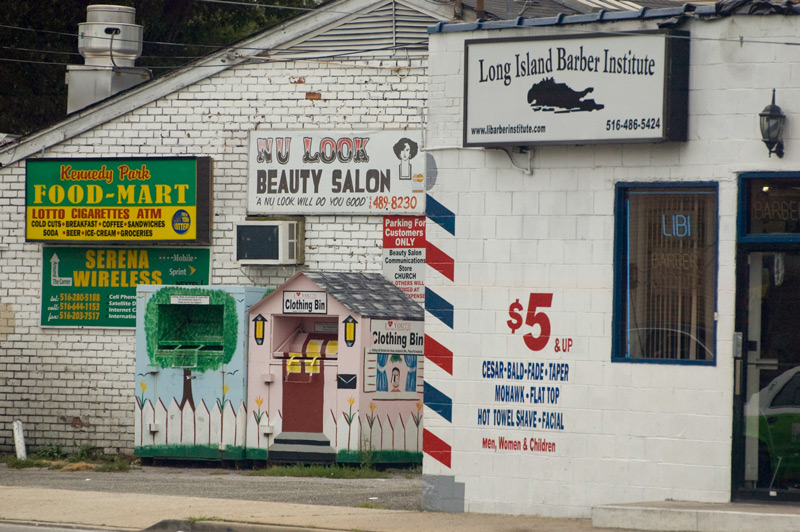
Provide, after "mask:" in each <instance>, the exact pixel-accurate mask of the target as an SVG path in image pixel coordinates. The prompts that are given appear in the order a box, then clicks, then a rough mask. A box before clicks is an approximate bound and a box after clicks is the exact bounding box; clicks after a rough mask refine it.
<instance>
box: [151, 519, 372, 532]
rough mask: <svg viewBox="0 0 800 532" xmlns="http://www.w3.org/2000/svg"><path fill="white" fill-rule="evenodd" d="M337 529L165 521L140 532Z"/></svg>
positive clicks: (315, 531) (312, 531)
mask: <svg viewBox="0 0 800 532" xmlns="http://www.w3.org/2000/svg"><path fill="white" fill-rule="evenodd" d="M340 530H341V529H338V528H319V527H312V528H309V527H303V526H294V525H268V524H254V523H239V522H235V521H210V520H209V521H183V520H180V519H166V520H164V521H160V522H158V523H156V524H154V525H153V526H151V527H149V528H146V529H144V530H143V531H142V532H325V531H340ZM365 532H366V531H365Z"/></svg>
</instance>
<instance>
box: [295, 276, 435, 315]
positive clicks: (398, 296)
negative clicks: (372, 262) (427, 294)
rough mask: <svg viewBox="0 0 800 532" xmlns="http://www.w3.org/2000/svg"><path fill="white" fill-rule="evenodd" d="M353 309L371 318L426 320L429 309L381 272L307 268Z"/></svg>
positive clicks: (336, 296)
mask: <svg viewBox="0 0 800 532" xmlns="http://www.w3.org/2000/svg"><path fill="white" fill-rule="evenodd" d="M303 274H304V275H305V276H306V277H308V278H309V279H311V280H312V281H314V282H315V283H317V284H318V285H319V286H320V287H321V288H323V289H325V291H326V292H328V295H330V296H331V297H333V298H335V299H336V301H338V302H339V303H341V304H342V305H344V306H345V307H347V308H348V309H349V310H351V311H353V312H355V313H357V314H361V315H362V316H364V317H368V318H377V319H385V320H391V319H397V320H422V319H424V318H425V313H424V311H423V310H422V307H421V306H419V305H418V304H417V303H414V302H413V301H412V300H411V299H410V298H409V297H408V296H407V295H406V294H405V293H404V292H403V291H402V290H400V289H399V288H397V287H396V286H395V285H393V284H392V283H390V282H389V281H388V280H386V279H385V278H384V277H383V276H382V275H381V274H379V273H359V272H332V271H316V270H312V271H304V272H303Z"/></svg>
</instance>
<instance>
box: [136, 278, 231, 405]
mask: <svg viewBox="0 0 800 532" xmlns="http://www.w3.org/2000/svg"><path fill="white" fill-rule="evenodd" d="M145 332H146V338H147V356H148V358H149V359H150V364H151V365H153V366H156V367H159V368H164V369H166V368H176V369H183V398H182V399H181V403H180V406H181V408H183V407H184V406H185V405H186V403H189V404H190V405H191V406H192V408H194V397H193V393H192V373H193V372H198V373H205V372H207V371H214V370H219V369H220V368H221V367H222V366H223V365H224V364H228V363H229V362H230V361H231V358H232V357H233V353H234V352H235V351H236V344H237V340H238V335H239V320H238V316H237V315H236V301H235V300H234V298H233V296H232V295H230V294H229V293H227V292H224V291H222V290H213V289H206V288H182V287H165V288H162V289H161V290H159V291H158V292H156V293H155V294H154V295H153V297H151V298H150V301H148V302H147V308H146V310H145Z"/></svg>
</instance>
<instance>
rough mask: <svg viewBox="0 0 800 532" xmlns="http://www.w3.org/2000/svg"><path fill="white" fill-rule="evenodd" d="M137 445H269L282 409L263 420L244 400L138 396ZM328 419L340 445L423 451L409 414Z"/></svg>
mask: <svg viewBox="0 0 800 532" xmlns="http://www.w3.org/2000/svg"><path fill="white" fill-rule="evenodd" d="M135 405H136V406H135V439H136V441H135V445H136V446H137V447H148V446H156V445H210V446H217V445H224V446H235V447H248V448H256V449H267V448H269V446H270V444H271V443H272V442H273V441H274V436H275V435H276V434H280V431H281V419H280V412H278V415H277V416H273V418H274V419H272V420H271V419H270V417H269V416H268V415H267V413H266V412H264V413H263V414H262V416H261V422H260V423H258V422H257V420H256V414H255V413H251V414H250V415H248V413H247V409H246V408H245V405H244V404H243V403H242V404H240V405H239V408H238V410H234V407H233V404H232V403H231V402H230V401H227V402H226V403H225V405H224V408H222V409H220V407H219V404H217V403H215V404H213V405H212V407H211V408H209V407H208V405H206V403H205V402H204V401H200V403H198V404H197V405H195V407H194V408H192V406H191V405H190V404H189V403H187V404H185V405H184V407H183V409H181V407H180V405H179V404H178V402H177V400H175V399H173V400H172V401H171V402H170V403H169V406H166V405H164V403H163V402H162V401H160V400H158V401H156V402H155V404H154V403H153V402H151V401H150V400H146V401H145V402H144V405H143V406H141V405H140V403H139V401H135ZM330 414H331V415H330V416H329V417H326V419H325V421H324V423H323V425H324V426H323V432H324V433H325V435H326V436H327V437H328V439H330V442H331V446H332V447H333V448H335V449H336V450H342V449H349V450H358V449H364V448H371V449H374V450H397V451H409V452H420V451H421V449H422V440H421V438H422V423H421V422H420V424H419V426H417V423H415V421H414V418H413V416H412V415H411V414H410V413H409V414H407V415H405V416H402V415H396V416H394V417H391V416H388V415H383V416H381V415H380V414H375V415H374V418H373V421H372V424H371V426H370V422H369V418H368V416H367V415H364V414H361V415H359V414H357V413H356V415H355V416H354V417H353V420H352V423H347V418H346V416H345V413H344V412H340V413H339V414H338V415H337V414H336V413H335V412H334V411H333V410H331V411H330Z"/></svg>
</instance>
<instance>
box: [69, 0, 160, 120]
mask: <svg viewBox="0 0 800 532" xmlns="http://www.w3.org/2000/svg"><path fill="white" fill-rule="evenodd" d="M86 20H87V21H86V22H84V23H81V24H78V51H79V52H80V53H81V55H82V56H83V57H84V62H85V64H84V65H71V66H68V67H67V85H68V86H69V91H68V96H67V113H72V112H74V111H77V110H79V109H83V108H84V107H86V106H89V105H92V104H93V103H95V102H99V101H100V100H105V99H106V98H109V97H111V96H113V95H115V94H117V93H118V92H121V91H123V90H126V89H129V88H131V87H133V86H135V85H138V84H140V83H142V82H144V81H148V80H149V79H151V78H152V75H151V73H150V70H148V69H146V68H141V67H136V66H134V64H135V62H136V59H137V58H138V57H139V56H140V55H141V54H142V37H143V33H144V32H143V28H142V26H140V25H138V24H134V22H135V21H136V10H135V9H134V8H132V7H125V6H112V5H103V4H96V5H91V6H88V7H87V8H86Z"/></svg>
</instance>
